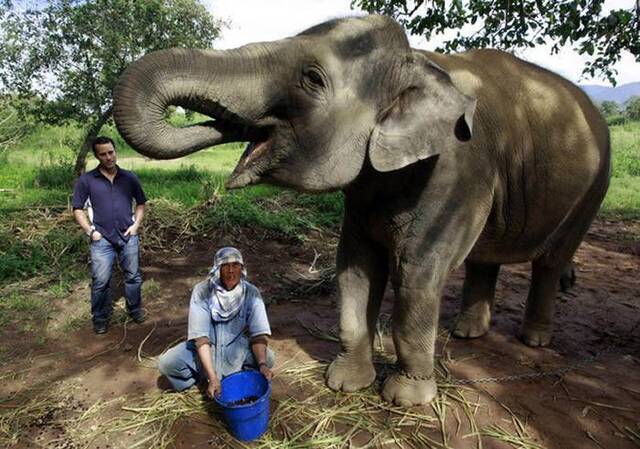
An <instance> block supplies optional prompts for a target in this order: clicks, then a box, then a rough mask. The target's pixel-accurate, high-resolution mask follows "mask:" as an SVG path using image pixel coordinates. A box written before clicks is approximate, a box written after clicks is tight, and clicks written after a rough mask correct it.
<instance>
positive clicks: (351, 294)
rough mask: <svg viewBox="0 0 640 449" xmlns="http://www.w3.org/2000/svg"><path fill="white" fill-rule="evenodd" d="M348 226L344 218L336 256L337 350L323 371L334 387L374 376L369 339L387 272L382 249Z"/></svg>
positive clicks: (357, 384) (360, 384)
mask: <svg viewBox="0 0 640 449" xmlns="http://www.w3.org/2000/svg"><path fill="white" fill-rule="evenodd" d="M350 228H351V226H350V224H349V223H348V222H346V223H345V225H344V227H343V232H342V237H341V239H340V245H339V247H338V257H337V270H338V276H337V278H338V292H339V297H340V343H341V351H340V353H339V354H338V356H337V357H336V358H335V360H334V361H333V362H332V363H331V365H330V366H329V368H328V369H327V372H326V373H325V379H326V382H327V385H328V386H329V388H331V389H333V390H338V391H339V390H342V391H356V390H359V389H361V388H365V387H367V386H369V385H371V383H373V381H374V380H375V378H376V371H375V368H374V366H373V358H372V357H373V339H374V336H375V329H376V321H377V319H378V313H379V311H380V303H381V302H382V297H383V295H384V289H385V287H386V284H387V275H388V264H387V258H386V252H385V251H384V250H383V249H382V248H378V247H376V246H375V245H374V244H373V243H372V242H369V241H367V240H366V238H364V237H362V234H361V233H353V232H349V230H350Z"/></svg>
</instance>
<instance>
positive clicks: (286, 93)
mask: <svg viewBox="0 0 640 449" xmlns="http://www.w3.org/2000/svg"><path fill="white" fill-rule="evenodd" d="M169 105H175V106H182V107H185V108H187V109H189V110H193V111H197V112H200V113H203V114H206V115H207V116H209V117H211V118H212V119H213V120H211V121H207V122H203V123H200V124H196V125H193V126H189V127H183V128H176V127H172V126H171V125H170V124H168V123H167V122H166V121H165V109H166V108H167V106H169ZM114 119H115V123H116V125H117V129H118V130H119V132H120V134H121V135H122V136H123V138H124V139H126V141H127V142H128V143H129V144H130V145H131V146H132V147H133V148H135V149H136V150H137V151H138V152H140V153H142V154H144V155H146V156H150V157H153V158H158V159H170V158H176V157H180V156H183V155H186V154H189V153H192V152H195V151H198V150H200V149H203V148H207V147H211V146H214V145H218V144H221V143H224V142H236V141H241V142H248V145H247V147H246V150H245V151H244V153H243V154H242V156H241V157H240V160H239V161H238V163H237V166H236V167H235V169H234V170H233V172H232V174H231V175H230V177H229V179H228V180H227V181H226V186H227V188H229V189H233V188H240V187H244V186H248V185H252V184H256V183H271V184H275V185H280V186H285V187H289V188H292V189H295V190H297V191H301V192H329V191H338V190H341V191H342V192H343V193H344V216H343V222H342V228H341V234H340V241H339V245H338V250H337V256H336V273H337V284H338V295H339V308H340V312H339V336H340V350H339V352H338V354H337V356H336V357H335V359H334V360H333V362H332V363H331V364H330V365H329V367H328V368H327V370H326V373H325V380H326V384H327V385H328V386H329V387H330V388H331V389H333V390H337V391H345V392H351V391H355V390H358V389H362V388H364V387H367V386H369V385H370V384H372V383H373V382H374V380H375V377H376V370H375V367H374V364H373V341H374V335H375V329H376V322H377V319H378V315H379V312H380V307H381V302H382V298H383V294H384V291H385V289H386V286H387V284H388V283H389V282H390V283H391V286H392V288H393V292H394V300H393V311H392V328H393V330H392V338H393V343H394V346H395V351H396V355H397V370H394V371H393V372H392V373H391V374H390V375H388V376H387V378H386V379H385V381H384V384H383V385H382V392H381V394H382V397H383V398H384V399H385V400H386V401H388V402H391V403H395V404H397V405H400V406H412V405H420V404H426V403H429V402H430V401H431V400H432V399H433V398H434V396H435V395H436V394H437V387H436V382H435V380H434V351H435V343H436V334H437V330H438V321H439V308H440V299H441V294H442V290H443V287H444V285H445V282H446V281H447V278H448V275H449V274H450V273H451V271H452V270H454V269H455V268H456V267H459V266H460V265H461V264H462V263H463V262H464V264H465V279H464V285H463V291H462V305H461V310H460V313H459V316H458V319H457V322H456V324H455V328H454V329H453V333H454V334H455V335H456V336H458V337H465V338H474V337H479V336H481V335H483V334H485V333H486V332H487V331H488V330H489V325H490V319H491V311H492V305H493V301H494V293H495V286H496V279H497V276H498V272H499V269H500V266H501V265H502V264H511V263H522V262H531V270H532V275H531V285H530V290H529V293H528V298H527V302H526V310H525V313H524V318H523V322H522V325H521V329H520V331H519V332H520V336H521V339H522V340H523V342H524V343H525V344H527V345H529V346H545V345H548V344H549V343H550V341H551V335H552V318H553V314H554V299H555V294H556V288H557V287H556V286H557V285H558V283H559V279H560V276H561V274H562V272H563V270H564V268H565V266H567V265H568V264H569V263H570V261H571V259H572V256H573V254H574V253H575V251H576V249H577V248H578V246H579V244H580V242H581V240H582V238H583V237H584V235H585V234H586V232H587V229H588V228H589V226H590V223H591V221H592V220H593V218H594V216H595V215H596V213H597V211H598V209H599V207H600V204H601V202H602V200H603V198H604V196H605V193H606V191H607V188H608V184H609V176H610V144H609V133H608V128H607V125H606V123H605V121H604V120H603V118H602V117H601V115H600V114H599V112H598V111H597V109H596V108H595V107H594V105H593V104H592V102H591V101H590V100H589V98H588V97H587V96H586V95H585V94H584V93H583V92H582V91H581V90H580V89H579V88H578V87H577V86H575V85H574V84H572V83H571V82H569V81H567V80H565V79H563V78H562V77H560V76H559V75H556V74H554V73H552V72H550V71H548V70H545V69H544V68H541V67H538V66H536V65H534V64H531V63H528V62H526V61H523V60H521V59H519V58H517V57H515V56H513V55H511V54H508V53H505V52H502V51H498V50H494V49H475V50H470V51H466V52H463V53H457V54H441V53H436V52H430V51H423V50H416V49H412V48H411V47H410V45H409V42H408V40H407V37H406V34H405V32H404V30H403V28H402V27H401V26H400V25H399V24H398V23H397V22H396V21H394V20H393V19H392V18H389V17H386V16H382V15H368V16H360V17H347V18H339V19H334V20H330V21H327V22H324V23H321V24H319V25H316V26H313V27H311V28H309V29H307V30H305V31H303V32H301V33H299V34H297V35H295V36H292V37H289V38H286V39H282V40H279V41H273V42H261V43H253V44H248V45H246V46H242V47H239V48H235V49H230V50H197V49H178V48H174V49H168V50H161V51H157V52H153V53H150V54H147V55H145V56H143V57H142V58H141V59H139V60H137V61H136V62H134V63H133V64H131V65H130V66H129V67H128V68H127V69H126V70H125V72H124V73H123V75H122V76H121V78H120V79H119V81H118V84H117V86H116V88H115V90H114Z"/></svg>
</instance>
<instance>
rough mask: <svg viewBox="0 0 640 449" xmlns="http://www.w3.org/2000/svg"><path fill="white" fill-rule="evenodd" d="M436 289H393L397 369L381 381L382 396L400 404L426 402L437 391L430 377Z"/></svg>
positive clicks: (436, 304)
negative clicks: (394, 291) (394, 293)
mask: <svg viewBox="0 0 640 449" xmlns="http://www.w3.org/2000/svg"><path fill="white" fill-rule="evenodd" d="M439 306H440V291H438V290H437V289H430V288H428V289H424V288H407V287H400V288H396V302H395V304H394V309H393V342H394V344H395V348H396V354H397V356H398V367H399V370H398V371H397V372H395V373H393V374H391V375H390V376H389V377H388V378H387V379H386V381H385V383H384V386H383V389H382V397H383V398H384V399H385V400H386V401H388V402H391V403H394V404H396V405H400V406H402V407H410V406H412V405H420V404H427V403H428V402H430V401H431V400H432V399H433V398H434V397H435V395H436V393H437V386H436V381H435V378H434V377H433V374H434V371H433V363H434V352H435V341H436V336H437V335H436V334H437V329H438V313H439V308H440V307H439Z"/></svg>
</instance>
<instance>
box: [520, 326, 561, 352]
mask: <svg viewBox="0 0 640 449" xmlns="http://www.w3.org/2000/svg"><path fill="white" fill-rule="evenodd" d="M552 335H553V331H552V330H551V326H543V325H535V324H526V323H525V324H524V325H523V326H522V329H520V339H521V340H522V342H523V343H524V344H525V345H527V346H531V347H534V348H536V347H539V346H548V345H549V344H550V343H551V337H552Z"/></svg>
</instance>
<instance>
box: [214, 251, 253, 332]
mask: <svg viewBox="0 0 640 449" xmlns="http://www.w3.org/2000/svg"><path fill="white" fill-rule="evenodd" d="M232 262H239V263H240V264H242V274H241V275H240V282H238V285H236V286H235V287H234V288H233V289H232V290H227V289H226V288H224V285H222V281H221V280H220V268H221V267H222V265H224V264H226V263H232ZM246 277H247V270H246V268H245V266H244V261H243V260H242V254H241V253H240V251H238V250H237V249H236V248H233V247H230V246H227V247H224V248H220V249H219V250H218V251H217V252H216V255H215V257H214V258H213V268H211V271H210V272H209V288H210V290H211V297H210V301H211V317H212V318H213V320H214V321H228V320H230V319H231V318H233V317H234V316H235V315H236V314H237V313H238V311H239V310H240V307H241V306H242V303H243V302H244V296H245V295H244V292H245V279H246Z"/></svg>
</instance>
